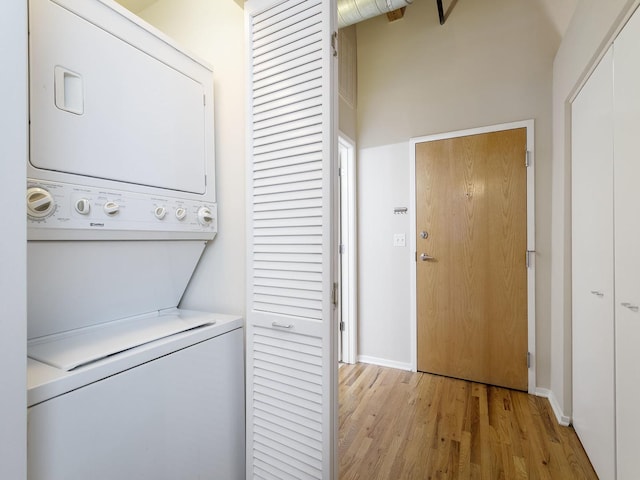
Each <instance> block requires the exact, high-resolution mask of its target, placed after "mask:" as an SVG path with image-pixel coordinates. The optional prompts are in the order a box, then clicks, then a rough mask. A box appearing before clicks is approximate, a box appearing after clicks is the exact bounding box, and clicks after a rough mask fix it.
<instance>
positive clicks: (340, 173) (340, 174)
mask: <svg viewBox="0 0 640 480" xmlns="http://www.w3.org/2000/svg"><path fill="white" fill-rule="evenodd" d="M338 176H339V177H341V176H342V167H338Z"/></svg>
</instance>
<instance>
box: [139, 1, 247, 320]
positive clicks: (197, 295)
mask: <svg viewBox="0 0 640 480" xmlns="http://www.w3.org/2000/svg"><path fill="white" fill-rule="evenodd" d="M138 15H139V16H140V17H142V18H143V19H145V20H146V21H148V22H149V23H151V24H152V25H154V26H155V27H157V28H158V29H160V30H162V31H163V32H164V33H166V34H167V35H169V36H170V37H172V38H174V39H175V40H176V41H177V42H178V43H180V44H181V45H182V46H184V47H185V48H187V49H189V50H190V51H192V52H193V53H195V54H196V55H198V56H199V57H201V58H202V59H204V60H206V61H207V62H209V63H210V64H211V65H212V67H213V72H214V83H215V86H214V90H215V91H214V97H215V98H214V102H215V105H214V111H215V140H216V189H217V200H218V217H219V218H218V231H219V233H218V235H217V236H216V238H215V240H214V241H213V242H212V243H211V244H209V245H208V246H207V248H206V249H205V252H204V254H203V257H202V259H201V261H200V264H199V266H198V268H197V270H196V272H195V274H194V276H193V278H192V280H191V283H190V284H189V287H188V288H187V292H186V293H185V296H184V297H183V299H182V302H181V306H182V307H183V308H192V309H200V310H208V311H218V312H222V313H239V314H244V310H245V275H244V272H245V253H246V252H245V248H246V244H245V158H244V157H245V155H244V154H245V137H244V131H245V96H246V91H245V80H244V79H245V74H244V71H245V57H244V54H245V52H244V12H243V10H242V7H241V6H239V5H238V3H237V2H236V1H234V0H215V1H211V0H159V1H158V2H157V3H155V4H153V5H151V6H150V7H149V8H147V9H145V10H143V11H142V12H140V13H138Z"/></svg>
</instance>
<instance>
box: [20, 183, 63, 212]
mask: <svg viewBox="0 0 640 480" xmlns="http://www.w3.org/2000/svg"><path fill="white" fill-rule="evenodd" d="M55 208H56V202H55V201H54V200H53V196H52V195H51V193H49V192H48V191H47V190H45V189H44V188H40V187H30V188H28V189H27V213H28V214H29V216H30V217H33V218H44V217H46V216H48V215H51V214H52V213H53V211H54V210H55Z"/></svg>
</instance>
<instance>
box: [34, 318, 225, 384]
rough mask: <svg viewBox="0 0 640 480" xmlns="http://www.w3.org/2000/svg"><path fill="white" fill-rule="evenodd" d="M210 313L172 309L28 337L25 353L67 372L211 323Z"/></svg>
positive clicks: (212, 319)
mask: <svg viewBox="0 0 640 480" xmlns="http://www.w3.org/2000/svg"><path fill="white" fill-rule="evenodd" d="M214 323H215V319H214V318H212V316H210V315H202V314H200V315H188V314H185V313H182V312H178V311H177V310H175V309H172V310H171V312H170V313H164V314H163V313H153V314H150V315H144V316H141V317H135V318H128V319H124V320H118V321H114V322H109V323H106V324H101V325H96V326H93V327H88V328H82V329H78V330H73V331H70V332H65V333H61V334H57V335H50V336H48V337H42V338H39V339H36V340H32V341H30V342H29V343H28V346H27V355H28V356H29V357H30V358H33V359H34V360H38V361H40V362H42V363H46V364H47V365H51V366H52V367H56V368H59V369H61V370H65V371H71V370H73V369H75V368H79V367H82V366H85V365H88V364H90V363H92V362H95V361H98V360H101V359H103V358H107V357H109V356H112V355H115V354H117V353H120V352H124V351H126V350H130V349H132V348H135V347H138V346H140V345H144V344H146V343H150V342H153V341H155V340H159V339H161V338H165V337H169V336H171V335H175V334H177V333H181V332H185V331H187V330H193V329H196V328H200V327H204V326H206V325H212V324H214Z"/></svg>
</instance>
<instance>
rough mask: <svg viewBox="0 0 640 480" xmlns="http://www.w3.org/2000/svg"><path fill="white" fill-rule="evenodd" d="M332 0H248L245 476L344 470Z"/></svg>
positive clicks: (312, 475) (319, 475) (314, 475)
mask: <svg viewBox="0 0 640 480" xmlns="http://www.w3.org/2000/svg"><path fill="white" fill-rule="evenodd" d="M335 14H336V7H335V0H284V1H282V0H279V1H276V0H248V1H247V2H246V3H245V15H246V32H247V35H248V37H247V51H248V62H249V69H248V85H249V109H248V116H247V118H248V130H247V135H248V139H247V143H248V151H247V160H248V163H247V177H248V188H247V192H248V197H247V210H248V211H247V216H248V231H247V237H248V242H247V243H248V258H247V299H248V300H247V301H248V304H247V340H246V345H247V406H246V408H247V478H248V479H291V480H293V479H296V480H297V479H325V480H329V479H333V478H337V467H336V465H337V463H336V425H337V420H336V419H337V355H336V345H337V342H336V338H337V337H336V328H335V322H334V315H335V314H336V310H335V307H334V305H333V302H332V295H331V294H332V291H333V288H332V287H333V282H334V278H335V277H334V275H335V268H334V262H333V253H334V245H336V243H337V241H336V239H335V238H334V237H335V229H334V228H333V223H332V209H333V207H334V202H333V200H332V198H333V191H334V190H333V188H334V187H333V178H337V175H335V171H334V169H335V165H334V158H335V152H337V135H336V129H335V115H336V108H335V106H334V105H335V98H336V97H335V95H334V89H335V87H334V70H335V57H334V47H333V46H332V38H333V37H332V32H333V25H334V16H335Z"/></svg>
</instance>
